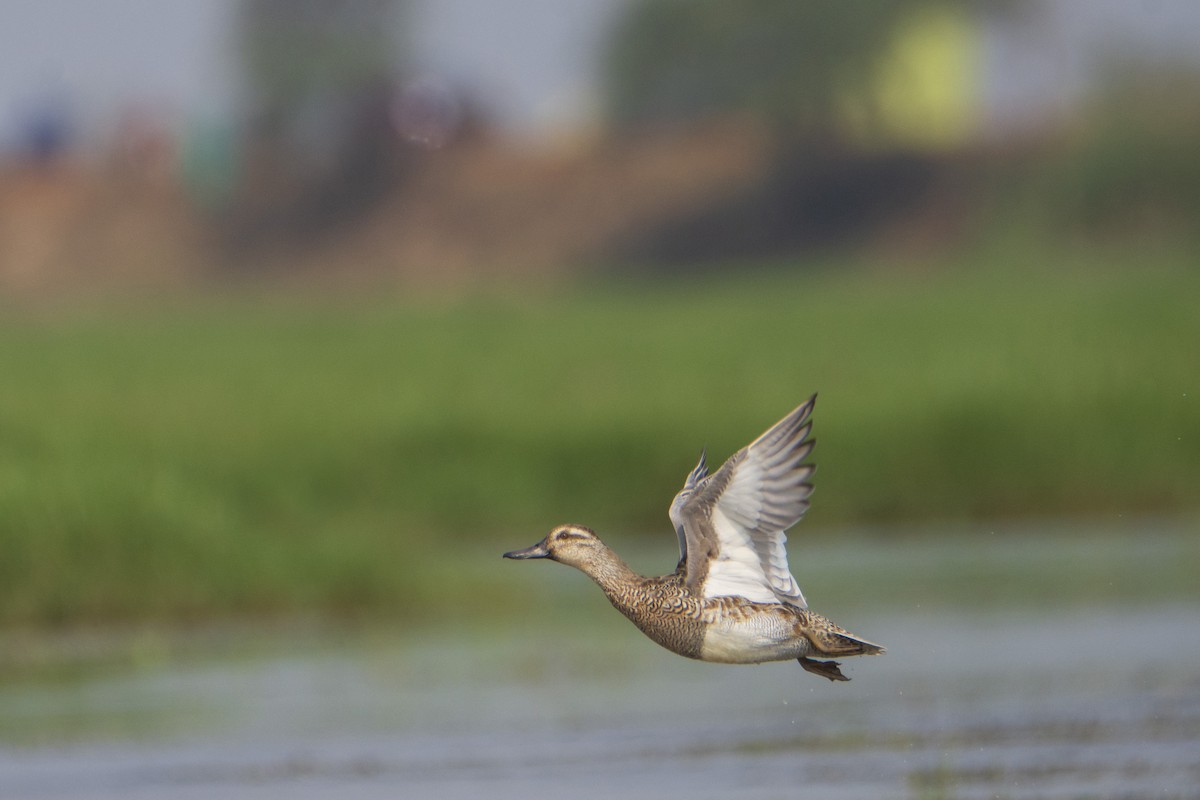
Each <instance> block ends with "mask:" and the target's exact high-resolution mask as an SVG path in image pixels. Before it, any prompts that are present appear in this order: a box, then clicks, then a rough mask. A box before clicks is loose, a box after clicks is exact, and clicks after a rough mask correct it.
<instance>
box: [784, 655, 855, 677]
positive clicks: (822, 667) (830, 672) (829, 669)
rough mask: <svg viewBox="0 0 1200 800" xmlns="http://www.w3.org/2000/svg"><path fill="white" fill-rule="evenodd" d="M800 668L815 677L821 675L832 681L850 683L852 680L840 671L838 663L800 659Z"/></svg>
mask: <svg viewBox="0 0 1200 800" xmlns="http://www.w3.org/2000/svg"><path fill="white" fill-rule="evenodd" d="M796 660H797V661H799V662H800V666H802V667H804V669H805V670H806V671H808V672H811V673H813V674H814V675H820V676H821V677H822V678H828V679H829V680H831V681H848V680H850V679H849V678H847V677H846V676H845V675H843V674H842V671H841V670H840V669H838V667H840V666H841V664H839V663H838V662H837V661H816V660H814V659H811V658H798V659H796Z"/></svg>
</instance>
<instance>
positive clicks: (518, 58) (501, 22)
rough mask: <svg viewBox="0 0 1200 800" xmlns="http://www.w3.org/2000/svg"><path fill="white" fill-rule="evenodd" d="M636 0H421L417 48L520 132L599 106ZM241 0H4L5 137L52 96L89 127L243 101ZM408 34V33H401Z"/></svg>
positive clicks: (412, 17) (0, 22)
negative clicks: (603, 67) (133, 112)
mask: <svg viewBox="0 0 1200 800" xmlns="http://www.w3.org/2000/svg"><path fill="white" fill-rule="evenodd" d="M626 1H627V0H505V2H492V1H491V0H410V2H409V13H408V16H407V17H406V19H408V20H409V21H410V24H411V25H412V26H413V27H414V34H415V35H414V36H413V37H412V38H414V39H415V42H414V47H413V51H414V55H415V57H416V58H417V59H418V61H419V62H420V63H421V64H422V65H423V68H424V69H425V70H427V71H429V72H432V73H436V74H438V75H440V76H442V77H444V78H446V79H448V80H451V81H456V82H459V83H461V84H463V85H465V86H467V87H469V88H470V89H471V90H472V91H475V92H477V93H479V95H480V96H481V98H482V99H483V100H485V101H486V103H487V104H488V106H489V107H490V110H492V111H493V112H495V113H497V114H498V115H499V119H500V122H501V123H502V124H503V125H504V126H505V127H507V128H508V129H509V130H512V131H514V132H517V133H525V134H528V133H533V132H539V131H545V130H552V129H554V128H555V127H556V126H559V127H561V126H569V125H572V124H576V123H577V122H578V121H579V120H580V119H584V118H586V117H587V116H588V115H589V114H590V113H591V111H592V109H593V106H594V103H595V97H594V69H593V67H594V62H595V57H596V52H597V48H598V45H599V43H600V41H601V39H602V38H603V36H604V35H605V34H606V33H607V31H608V29H609V27H610V26H611V24H612V23H613V21H614V20H615V19H616V16H617V13H618V12H619V10H620V9H621V8H622V7H623V6H624V4H625V2H626ZM236 5H237V3H236V0H97V1H95V2H93V1H92V0H0V140H2V139H5V138H11V137H12V136H13V134H14V130H15V127H16V126H17V125H18V122H19V120H21V119H23V118H25V117H27V116H28V114H29V113H30V111H31V110H33V109H36V108H37V107H39V105H41V104H46V103H53V102H66V103H68V104H70V106H71V107H72V108H74V109H75V111H76V115H77V117H78V118H79V120H80V121H81V123H82V124H83V125H84V128H85V132H86V131H87V130H89V129H92V130H94V129H97V128H103V127H104V126H105V125H106V124H108V123H109V122H110V121H111V118H112V116H113V115H114V114H115V113H116V111H117V110H118V109H121V108H123V107H128V106H129V105H130V104H133V103H138V102H147V101H148V102H152V103H158V104H162V105H163V106H165V107H166V108H167V109H168V110H171V111H173V112H174V113H179V114H180V115H182V116H185V117H204V116H206V115H221V114H224V113H226V112H227V111H228V110H229V109H230V108H231V106H232V103H233V97H232V87H233V85H234V82H233V72H232V68H233V58H232V54H231V52H230V49H229V40H230V30H231V27H232V26H231V23H232V21H233V19H234V15H235V12H236ZM399 39H400V35H399V32H398V35H397V40H399Z"/></svg>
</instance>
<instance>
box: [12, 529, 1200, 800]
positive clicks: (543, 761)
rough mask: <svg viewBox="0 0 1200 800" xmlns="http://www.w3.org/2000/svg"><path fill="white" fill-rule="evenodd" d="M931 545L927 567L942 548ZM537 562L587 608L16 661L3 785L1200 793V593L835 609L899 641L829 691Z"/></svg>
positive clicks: (194, 793) (321, 792)
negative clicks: (749, 661) (179, 649)
mask: <svg viewBox="0 0 1200 800" xmlns="http://www.w3.org/2000/svg"><path fill="white" fill-rule="evenodd" d="M922 546H928V547H931V548H933V547H936V545H935V544H928V545H915V547H916V548H917V552H915V553H913V554H912V555H911V556H910V557H911V558H912V559H913V563H926V562H928V561H930V560H931V559H932V558H933V555H932V554H931V553H926V554H924V555H922V553H921V552H920V547H922ZM906 552H911V551H910V550H906ZM939 552H943V551H942V550H939ZM822 555H823V556H824V558H823V562H822V563H836V562H837V560H838V559H837V557H836V556H837V554H836V553H835V552H825V553H823V554H822ZM526 566H528V565H526ZM539 566H543V567H546V569H547V570H552V569H559V570H562V568H561V567H557V566H556V565H539ZM903 566H904V565H903V563H899V564H893V567H897V568H903ZM996 568H997V569H1015V568H1018V565H1017V564H1015V563H1012V564H1010V563H1008V562H1003V561H1002V562H1001V563H1000V565H999V566H997V567H996ZM538 574H539V575H541V576H549V575H551V574H555V575H558V576H559V577H554V578H548V580H549V581H550V583H549V587H548V589H547V590H546V591H547V592H548V593H549V595H550V596H553V597H561V598H562V602H563V603H565V604H567V605H572V606H578V608H575V609H567V610H568V611H572V610H575V611H578V613H579V620H580V621H579V623H578V624H570V621H569V620H570V619H571V614H566V615H554V616H553V621H552V622H551V623H550V624H548V625H547V624H546V623H545V622H544V620H540V619H533V618H530V617H529V616H521V617H518V618H510V619H508V620H507V621H505V622H503V623H502V624H500V623H498V624H496V625H495V626H493V627H492V628H491V629H490V630H486V629H481V628H480V626H478V625H476V626H474V627H470V628H467V627H464V628H462V629H461V630H454V629H445V630H441V631H439V632H437V633H436V634H431V633H429V632H403V631H385V632H379V631H373V632H359V633H356V634H349V635H342V636H338V637H331V636H326V635H322V636H301V637H292V638H291V639H288V638H287V637H283V638H282V639H281V640H280V641H278V642H274V643H272V644H270V645H264V646H262V647H259V648H252V653H251V654H250V655H245V654H239V653H238V648H227V647H215V648H214V652H213V653H212V654H203V653H199V654H196V653H195V651H194V650H193V651H190V652H191V653H192V655H189V656H188V657H187V658H171V659H167V660H166V661H164V662H161V663H157V664H155V665H152V666H149V667H145V668H117V669H109V670H102V671H99V672H95V671H89V672H87V673H85V674H84V675H82V676H75V677H72V678H70V679H48V678H45V677H39V676H22V677H10V678H9V679H7V680H6V681H5V682H4V683H3V684H0V797H3V798H88V799H89V800H115V799H116V798H168V799H170V798H209V797H227V798H291V799H298V800H304V798H326V797H338V798H375V797H380V798H383V797H389V798H392V797H414V798H415V797H436V798H438V800H453V799H454V798H479V797H488V798H492V799H494V800H503V799H504V798H530V797H572V798H612V797H617V796H623V797H655V798H709V797H711V798H749V797H755V798H775V797H778V798H790V797H799V796H809V797H821V798H823V800H838V799H839V798H873V799H874V798H930V797H953V798H976V797H978V798H993V797H1005V798H1025V797H1028V798H1035V797H1036V798H1075V797H1090V798H1108V797H1112V798H1120V797H1139V798H1140V797H1158V798H1172V797H1179V798H1184V797H1186V798H1194V797H1200V788H1198V787H1200V613H1197V604H1196V603H1195V602H1193V599H1192V598H1191V597H1183V598H1179V599H1177V600H1175V601H1163V600H1155V601H1154V602H1151V603H1125V602H1121V598H1119V597H1117V596H1116V595H1112V596H1110V599H1109V602H1104V603H1100V602H1085V603H1078V602H1072V603H1064V604H1061V605H1055V604H1046V603H1040V602H1039V603H1035V604H1029V605H1025V606H1019V605H1014V606H995V605H989V604H986V603H985V604H970V603H965V602H964V603H963V604H961V606H960V607H957V608H956V607H954V604H943V605H942V606H940V607H937V608H934V609H925V608H916V607H914V606H913V605H912V604H910V603H907V602H906V603H905V604H903V605H892V604H888V603H886V602H882V601H880V600H876V599H871V600H868V601H863V602H862V603H859V604H855V605H852V606H849V607H847V608H845V609H840V610H839V612H838V613H836V614H833V616H834V617H835V618H836V619H837V620H838V621H839V622H842V623H843V624H845V625H846V626H847V627H849V628H850V629H851V630H854V631H855V632H857V633H860V634H861V635H863V636H866V637H868V638H871V639H874V640H878V641H880V642H882V643H883V644H886V645H887V646H888V648H889V652H888V654H887V655H886V656H883V657H879V658H862V659H857V660H847V661H846V662H845V671H846V674H847V675H849V676H850V677H851V678H852V681H851V682H850V683H837V684H834V683H829V682H827V681H824V680H822V679H820V678H818V677H817V676H814V675H810V674H807V673H805V672H803V671H802V670H801V669H800V668H799V667H798V666H797V665H796V664H793V663H779V664H770V665H762V666H757V667H732V666H725V665H710V664H702V663H697V662H691V661H688V660H685V659H681V658H678V657H676V656H673V655H671V654H670V653H667V652H666V651H664V650H661V649H659V648H657V647H655V646H654V645H653V644H651V643H650V642H648V641H647V640H645V639H644V638H642V637H641V635H640V634H638V633H637V631H635V630H634V629H633V628H632V627H631V626H629V625H628V623H626V622H625V621H624V620H622V619H620V618H619V617H618V616H617V615H616V614H614V613H613V612H611V610H610V609H607V608H604V607H603V599H602V598H601V597H600V596H599V595H598V593H595V592H594V590H593V589H591V588H590V587H587V586H583V585H582V584H580V585H576V584H574V583H572V582H571V580H570V579H571V578H572V577H573V576H571V575H570V574H569V573H568V572H567V571H565V570H562V571H561V572H560V573H552V572H549V571H544V572H539V573H538ZM917 577H919V576H917ZM926 579H927V578H926ZM923 580H925V579H923ZM560 581H561V583H560ZM567 587H573V588H567ZM806 588H807V587H806ZM822 591H823V592H825V593H827V594H830V595H831V596H832V597H836V596H837V595H838V594H839V593H840V592H843V591H845V590H839V589H837V588H824V589H822ZM812 599H814V601H817V600H819V598H818V597H813V598H812ZM820 605H821V604H820V603H819V602H818V603H817V606H818V607H820ZM560 610H561V609H560ZM826 610H828V609H826ZM831 613H832V612H831ZM468 630H469V631H470V632H469V633H467V631H468Z"/></svg>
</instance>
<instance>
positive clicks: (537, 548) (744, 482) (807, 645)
mask: <svg viewBox="0 0 1200 800" xmlns="http://www.w3.org/2000/svg"><path fill="white" fill-rule="evenodd" d="M816 399H817V398H816V395H813V396H812V397H811V398H810V399H809V400H808V402H807V403H804V404H803V405H802V406H800V407H799V408H797V409H796V410H794V411H793V412H792V413H790V414H788V415H787V416H786V417H784V418H783V419H781V420H780V421H779V422H777V423H775V425H773V426H771V428H770V429H769V430H768V431H767V432H766V433H764V434H763V435H762V436H759V437H758V438H757V439H755V440H754V441H753V442H751V443H750V444H748V445H746V446H745V447H743V448H742V449H741V450H739V451H737V452H736V453H734V454H733V455H732V456H731V457H730V458H729V460H728V461H726V462H725V463H724V464H723V465H722V466H721V468H720V469H718V470H717V471H716V472H714V473H713V474H711V475H709V473H708V467H707V465H706V464H705V457H704V454H701V456H700V463H699V464H697V465H696V468H695V469H693V470H692V471H691V473H690V474H689V475H688V476H687V480H686V481H685V482H684V484H683V489H682V490H680V492H679V494H677V495H675V500H674V501H673V502H672V503H671V508H670V516H671V522H672V523H674V525H675V533H676V535H677V536H678V537H679V564H678V566H677V567H676V568H675V571H674V572H672V573H670V574H669V575H662V576H659V577H645V576H642V575H639V574H637V573H636V572H634V571H633V570H632V569H630V568H629V567H628V566H627V565H626V564H625V562H624V561H622V560H621V559H620V557H618V556H617V554H616V553H614V552H613V551H612V549H611V548H609V547H608V546H607V545H606V544H604V542H602V541H600V538H599V537H598V536H596V534H595V532H593V531H592V530H591V529H589V528H585V527H583V526H582V525H559V526H558V527H557V528H555V529H554V530H552V531H550V533H549V535H547V536H546V538H545V539H543V540H542V541H540V542H538V543H537V544H535V545H533V546H531V547H526V548H525V549H524V550H514V551H512V552H510V553H505V554H504V557H505V558H514V559H529V558H549V559H551V560H553V561H558V562H561V563H563V564H567V565H568V566H572V567H575V568H576V569H578V570H580V571H581V572H583V573H584V574H586V575H587V576H588V577H589V578H591V579H592V580H593V581H595V582H596V583H597V584H598V585H599V586H600V589H601V590H602V591H603V592H604V594H605V596H606V597H608V600H609V602H611V603H612V604H613V606H614V607H615V608H616V609H617V610H618V611H620V612H621V613H622V614H624V615H625V616H626V617H628V618H629V620H630V621H632V622H633V624H634V625H636V626H637V627H638V628H639V629H640V630H641V631H642V632H643V633H645V634H646V635H647V636H649V637H650V638H651V639H653V640H654V641H655V642H657V643H658V644H660V645H662V646H663V647H665V648H667V649H668V650H670V651H671V652H673V653H678V654H679V655H681V656H687V657H688V658H697V659H700V660H702V661H716V662H722V663H727V664H760V663H762V662H765V661H788V660H791V659H793V658H794V659H796V660H798V661H799V662H800V666H802V667H804V669H806V670H808V671H809V672H812V673H814V674H816V675H821V676H823V677H825V678H828V679H829V680H831V681H845V680H849V678H847V677H846V676H845V675H843V674H842V671H841V669H840V668H839V667H840V666H841V665H840V664H839V662H837V661H834V660H827V661H823V660H820V659H821V658H828V659H834V658H842V657H846V656H862V655H879V654H881V653H883V652H884V648H882V647H880V646H879V645H877V644H873V643H871V642H868V641H867V640H865V639H862V638H860V637H858V636H856V635H854V634H852V633H849V632H848V631H846V630H845V629H843V628H841V627H839V626H837V625H835V624H834V623H833V622H831V621H829V620H828V619H826V618H825V617H823V616H821V615H820V614H817V613H815V612H812V611H809V610H808V603H807V601H806V600H805V599H804V594H803V592H801V591H800V587H799V586H798V585H797V584H796V579H795V578H794V577H792V573H791V570H790V569H789V568H788V562H787V550H786V549H785V546H784V545H785V543H786V542H787V535H786V532H787V530H788V528H790V527H792V526H793V525H795V524H796V523H797V522H799V521H800V518H801V517H803V516H804V512H805V511H806V510H807V509H808V503H809V501H808V497H809V495H810V494H811V493H812V484H811V483H809V479H810V478H811V477H812V474H813V471H814V470H815V469H816V468H815V467H814V466H812V465H811V464H806V463H804V462H805V459H806V458H807V457H808V455H809V453H810V452H811V451H812V448H813V440H812V439H810V438H809V433H810V431H811V430H812V422H811V420H810V417H811V415H812V410H813V405H814V404H815V403H816ZM814 656H815V657H816V658H814Z"/></svg>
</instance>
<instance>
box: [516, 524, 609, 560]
mask: <svg viewBox="0 0 1200 800" xmlns="http://www.w3.org/2000/svg"><path fill="white" fill-rule="evenodd" d="M603 549H604V543H603V542H601V541H600V538H599V537H598V536H596V534H595V533H594V532H593V531H592V529H591V528H585V527H583V526H582V525H559V526H558V527H557V528H555V529H554V530H552V531H550V533H549V534H548V535H547V536H546V538H545V539H542V540H541V541H540V542H538V543H537V544H535V545H533V546H532V547H526V548H525V549H524V550H513V551H512V552H509V553H505V554H504V557H505V558H516V559H526V558H549V559H551V560H552V561H558V562H559V563H561V564H567V565H568V566H572V567H577V568H578V567H582V566H583V565H585V564H587V563H589V562H591V561H592V560H594V559H595V558H597V557H598V556H599V555H600V553H601V551H602V550H603Z"/></svg>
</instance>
